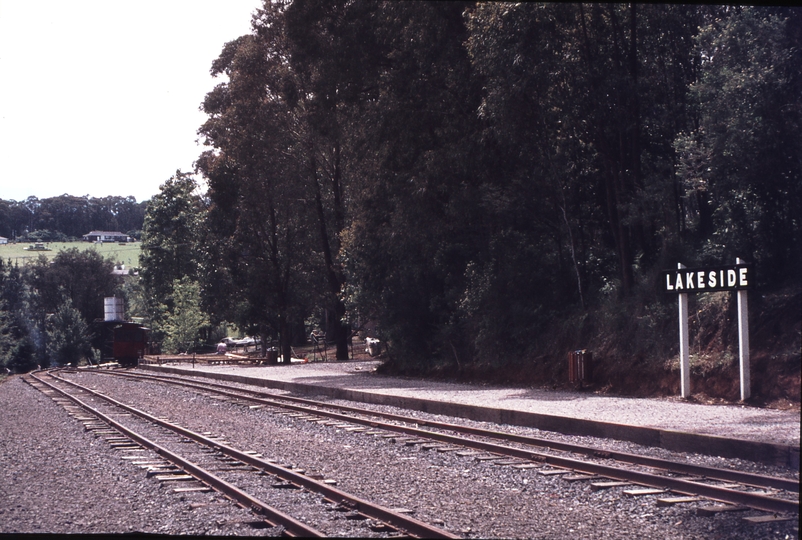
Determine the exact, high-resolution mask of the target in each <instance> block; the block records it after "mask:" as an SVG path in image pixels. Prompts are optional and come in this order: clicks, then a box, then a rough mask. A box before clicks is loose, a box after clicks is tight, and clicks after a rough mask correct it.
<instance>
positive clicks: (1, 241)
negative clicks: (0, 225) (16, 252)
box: [0, 236, 8, 244]
mask: <svg viewBox="0 0 802 540" xmlns="http://www.w3.org/2000/svg"><path fill="white" fill-rule="evenodd" d="M0 244H8V238H6V237H5V236H0Z"/></svg>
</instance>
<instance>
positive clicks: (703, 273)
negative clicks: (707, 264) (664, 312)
mask: <svg viewBox="0 0 802 540" xmlns="http://www.w3.org/2000/svg"><path fill="white" fill-rule="evenodd" d="M751 282H752V279H751V268H750V267H749V266H741V265H739V266H730V267H716V268H683V269H679V270H669V271H665V272H663V283H664V287H665V289H664V290H665V292H669V293H688V292H715V291H733V290H741V289H749V288H751V286H752V283H751Z"/></svg>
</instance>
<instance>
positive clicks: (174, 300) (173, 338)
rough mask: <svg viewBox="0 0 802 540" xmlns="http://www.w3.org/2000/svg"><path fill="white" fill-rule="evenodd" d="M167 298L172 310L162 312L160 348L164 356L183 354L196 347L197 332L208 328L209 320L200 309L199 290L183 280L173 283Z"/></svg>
mask: <svg viewBox="0 0 802 540" xmlns="http://www.w3.org/2000/svg"><path fill="white" fill-rule="evenodd" d="M172 289H173V292H172V294H171V295H170V299H171V304H172V307H170V308H167V307H166V306H165V307H163V308H162V310H163V311H164V312H165V316H164V317H163V319H164V322H163V323H161V328H160V330H161V332H162V333H163V334H164V335H165V336H166V337H165V339H164V344H163V348H164V349H165V351H166V352H171V353H172V352H187V351H190V350H191V349H192V348H193V347H195V346H197V345H198V339H199V338H200V336H201V331H202V330H203V329H204V328H206V327H208V326H209V316H208V315H206V313H204V311H203V309H202V306H201V295H200V286H199V284H198V283H197V282H195V281H192V279H191V278H189V277H187V276H185V277H183V278H181V279H176V280H174V281H173V286H172Z"/></svg>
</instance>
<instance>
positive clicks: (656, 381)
mask: <svg viewBox="0 0 802 540" xmlns="http://www.w3.org/2000/svg"><path fill="white" fill-rule="evenodd" d="M689 313H690V320H689V326H690V353H691V391H692V398H691V399H693V400H697V401H701V402H706V403H726V402H737V401H739V400H740V369H739V351H738V321H737V302H736V297H735V295H734V294H732V293H727V292H722V293H709V294H700V295H697V296H691V297H690V298H689ZM749 327H750V332H749V335H750V356H751V359H750V364H751V370H750V372H751V389H752V397H751V398H750V399H749V400H748V403H749V404H752V405H756V406H768V407H772V408H780V409H797V410H798V409H799V408H800V383H802V379H801V378H800V369H801V368H802V358H801V356H802V353H801V352H800V351H801V350H802V288H801V287H792V288H788V289H785V290H782V291H778V292H775V293H771V294H760V293H758V292H753V293H750V295H749ZM541 335H542V336H544V337H542V338H541V339H539V340H538V341H535V342H534V343H533V346H532V348H531V353H530V354H528V355H527V357H525V358H514V359H506V360H498V359H494V360H491V361H487V362H485V363H475V364H472V365H465V364H463V365H461V366H459V367H457V366H453V365H448V366H445V365H442V366H438V367H436V368H435V369H434V370H432V372H429V373H427V374H425V375H426V376H433V377H437V378H443V379H451V380H459V381H464V382H481V383H485V384H488V383H489V384H522V383H523V384H527V385H533V386H551V387H553V388H568V387H569V386H571V385H569V383H568V361H567V356H568V352H570V351H572V350H575V349H587V350H588V351H590V352H591V353H592V354H593V363H592V369H593V372H592V380H591V381H590V382H589V383H585V384H583V385H582V388H583V390H585V391H589V392H600V393H607V394H618V395H627V396H636V397H657V396H678V395H679V394H680V368H679V335H678V318H677V305H676V302H675V301H674V302H672V301H667V302H665V303H663V304H659V305H652V306H650V307H643V306H641V305H637V303H636V302H631V303H630V304H629V305H627V304H620V305H617V306H615V307H614V308H613V309H610V308H607V309H602V308H599V309H596V310H594V311H590V312H587V313H584V314H580V315H576V316H574V317H571V318H567V319H565V320H561V321H558V322H555V324H554V326H553V327H552V328H549V329H544V331H543V332H542V334H541ZM385 367H386V368H388V369H387V371H392V366H391V365H387V366H385ZM418 375H420V374H418Z"/></svg>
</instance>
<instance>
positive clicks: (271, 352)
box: [265, 347, 278, 364]
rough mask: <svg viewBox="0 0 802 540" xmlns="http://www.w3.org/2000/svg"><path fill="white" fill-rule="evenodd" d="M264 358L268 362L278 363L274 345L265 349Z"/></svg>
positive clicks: (276, 350)
mask: <svg viewBox="0 0 802 540" xmlns="http://www.w3.org/2000/svg"><path fill="white" fill-rule="evenodd" d="M265 358H267V363H268V364H278V349H277V348H275V347H268V349H267V350H266V351H265Z"/></svg>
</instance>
